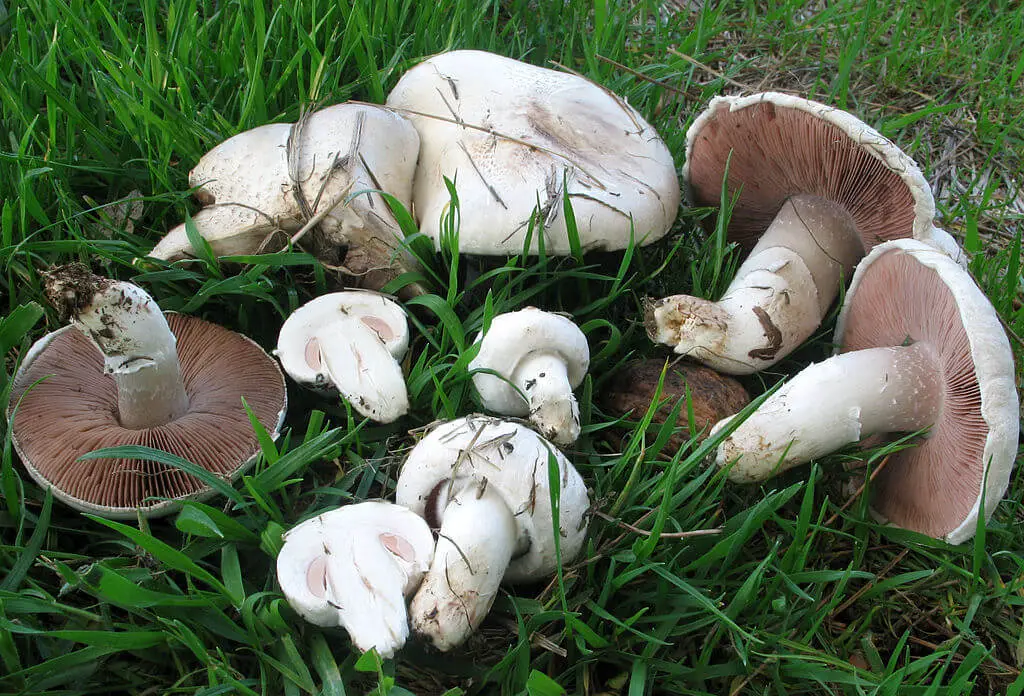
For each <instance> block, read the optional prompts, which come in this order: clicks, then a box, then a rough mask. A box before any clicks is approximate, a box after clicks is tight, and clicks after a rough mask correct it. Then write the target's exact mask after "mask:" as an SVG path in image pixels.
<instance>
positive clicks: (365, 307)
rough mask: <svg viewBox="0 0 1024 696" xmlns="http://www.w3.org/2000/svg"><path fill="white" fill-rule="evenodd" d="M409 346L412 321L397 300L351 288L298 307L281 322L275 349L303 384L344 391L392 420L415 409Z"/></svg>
mask: <svg viewBox="0 0 1024 696" xmlns="http://www.w3.org/2000/svg"><path fill="white" fill-rule="evenodd" d="M408 348H409V324H408V320H407V318H406V314H405V311H404V310H403V309H402V308H401V306H400V305H399V304H398V303H397V302H395V301H393V300H391V299H389V298H388V297H386V296H384V295H381V294H378V293H374V292H369V291H355V290H348V291H344V292H335V293H329V294H327V295H321V296H320V297H317V298H315V299H313V300H310V301H309V302H307V303H306V304H304V305H303V306H302V307H299V308H298V309H297V310H295V311H294V312H293V313H292V314H291V316H289V317H288V319H286V320H285V322H284V324H283V325H282V326H281V331H280V333H279V334H278V340H277V350H275V351H274V354H275V355H276V356H277V357H278V359H279V360H280V361H281V366H282V367H283V368H284V370H285V372H287V373H288V375H289V376H290V377H291V378H292V379H294V380H295V381H296V382H298V383H299V384H301V385H303V386H306V387H309V388H311V389H314V390H316V391H321V392H324V393H334V392H340V393H341V395H342V396H344V397H345V399H347V400H348V402H349V403H350V404H351V405H352V407H353V408H354V409H355V410H356V411H358V412H359V413H361V414H362V415H364V416H366V417H368V418H372V419H373V420H375V421H378V422H381V423H390V422H392V421H394V420H396V419H398V418H399V417H401V416H402V415H404V414H405V413H406V412H407V411H408V410H409V395H408V391H407V389H406V386H405V377H404V375H403V374H402V366H401V364H400V363H399V361H400V360H401V359H402V358H403V357H404V356H405V353H406V351H407V350H408Z"/></svg>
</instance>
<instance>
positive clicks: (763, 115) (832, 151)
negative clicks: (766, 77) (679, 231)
mask: <svg viewBox="0 0 1024 696" xmlns="http://www.w3.org/2000/svg"><path fill="white" fill-rule="evenodd" d="M730 155H731V157H730ZM727 165H728V182H727V191H728V195H729V197H730V198H732V197H734V196H736V195H737V194H738V195H739V197H738V200H737V203H736V206H735V208H733V211H732V215H731V217H730V218H729V239H730V240H732V241H736V242H738V243H739V244H740V245H742V246H743V247H744V248H746V249H748V250H749V249H750V248H751V247H753V246H754V244H755V243H756V242H757V239H758V237H759V236H760V234H761V233H762V232H763V231H764V230H765V229H767V228H768V226H769V224H770V223H771V221H772V219H773V218H774V217H775V215H776V213H778V211H779V209H780V208H781V207H782V204H783V203H784V202H785V201H786V200H787V199H788V198H790V197H792V196H796V195H799V194H811V195H814V196H818V197H820V198H823V199H825V200H828V201H831V202H833V203H836V204H838V205H840V206H842V207H843V208H845V209H846V211H847V212H848V213H849V214H850V216H851V218H852V220H853V223H854V225H855V227H856V229H857V231H858V232H859V234H860V237H861V240H862V241H863V243H864V247H865V249H870V248H871V247H873V246H874V245H875V244H878V243H880V242H883V241H886V240H889V239H898V238H906V237H914V238H917V239H923V240H928V239H930V238H931V236H932V220H933V218H934V216H935V201H934V199H933V197H932V193H931V188H930V187H929V186H928V182H927V180H926V179H925V178H924V176H923V175H922V174H921V170H920V169H919V168H918V166H917V164H916V163H915V162H914V161H913V160H912V159H910V157H908V156H907V155H906V154H904V153H903V152H902V151H901V150H900V149H899V148H898V147H896V145H894V144H893V143H892V141H890V140H889V139H888V138H886V137H885V136H883V135H882V134H880V133H879V132H878V131H876V130H875V129H873V128H871V127H870V126H868V125H867V124H866V123H864V122H862V121H861V120H860V119H858V118H856V117H855V116H853V115H852V114H849V113H847V112H845V111H842V110H841V109H836V108H833V107H830V106H826V105H825V104H819V103H818V102H814V101H810V100H807V99H801V98H800V97H794V96H791V95H788V94H780V93H777V92H762V93H759V94H753V95H750V96H747V97H716V98H714V99H712V100H711V104H710V105H709V106H708V108H707V110H706V111H704V112H703V113H702V114H701V115H700V116H698V117H697V119H696V120H695V121H694V122H693V125H691V126H690V129H689V130H688V131H687V135H686V162H685V164H684V165H683V179H684V180H685V181H686V182H687V187H688V194H689V198H690V200H691V202H692V203H693V204H694V205H698V206H717V205H718V202H719V200H720V198H721V191H722V181H723V179H725V177H726V166H727Z"/></svg>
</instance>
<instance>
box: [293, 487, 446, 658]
mask: <svg viewBox="0 0 1024 696" xmlns="http://www.w3.org/2000/svg"><path fill="white" fill-rule="evenodd" d="M284 538H285V543H284V546H283V547H282V549H281V552H280V553H279V554H278V557H277V579H278V583H279V584H280V585H281V591H282V592H284V594H285V597H286V598H287V599H288V603H289V604H290V605H291V606H292V608H294V609H295V611H296V612H298V613H299V615H300V616H302V618H304V619H306V620H307V621H309V622H310V623H314V624H316V625H318V626H343V627H344V628H345V629H346V630H347V631H348V633H349V636H350V637H351V638H352V642H353V643H354V644H355V646H356V647H357V648H359V649H360V650H362V651H366V650H369V649H371V648H376V649H377V652H379V653H380V654H381V656H382V657H391V656H393V655H394V653H395V651H397V650H398V649H400V648H401V647H402V646H403V645H404V644H405V641H406V639H407V638H408V636H409V622H408V618H407V613H406V608H405V597H407V596H408V595H410V594H411V593H412V592H413V591H414V590H415V589H416V588H417V587H418V586H419V584H420V581H421V580H422V579H423V574H424V573H425V572H426V570H427V568H428V567H429V566H430V562H431V560H432V559H433V556H434V537H433V535H432V534H431V532H430V529H429V528H428V527H427V524H426V522H424V521H423V519H422V518H420V517H418V516H417V515H415V514H413V513H411V512H410V511H409V510H407V509H405V508H403V507H401V506H399V505H394V504H392V503H386V502H377V501H370V502H364V503H358V504H355V505H346V506H344V507H341V508H338V509H337V510H332V511H330V512H325V513H323V514H322V515H319V516H317V517H314V518H312V519H309V520H306V521H305V522H303V523H301V524H299V525H296V526H295V527H294V528H292V529H291V530H290V531H289V532H287V533H286V534H285V537H284Z"/></svg>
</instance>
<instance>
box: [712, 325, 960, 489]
mask: <svg viewBox="0 0 1024 696" xmlns="http://www.w3.org/2000/svg"><path fill="white" fill-rule="evenodd" d="M942 394H943V387H942V381H941V374H940V370H939V367H938V364H937V363H936V360H935V358H934V356H933V353H932V349H931V348H930V347H929V346H928V345H927V344H925V343H918V344H915V345H913V346H909V347H895V348H870V349H868V350H860V351H854V352H851V353H844V354H842V355H837V356H835V357H833V358H829V359H828V360H825V361H823V362H820V363H817V364H815V365H811V366H810V367H808V368H807V369H805V370H803V371H802V372H800V373H799V374H798V375H796V376H795V377H794V378H793V379H792V380H790V381H789V382H788V383H786V384H785V385H784V386H783V387H782V388H780V389H779V390H778V391H777V392H775V393H774V394H772V395H771V396H770V397H769V398H768V399H767V400H766V401H765V402H764V403H763V404H761V407H760V408H759V409H757V411H755V412H754V413H753V414H751V416H750V417H749V418H747V420H746V421H744V422H743V423H742V424H741V425H740V426H739V427H738V428H737V429H736V430H735V431H733V433H732V434H731V435H730V436H729V437H727V438H726V439H725V440H724V441H723V442H722V444H721V445H719V447H718V452H717V454H716V462H717V464H718V466H720V467H724V466H726V465H728V464H731V463H732V462H736V463H735V464H733V466H732V468H731V469H730V470H729V478H730V479H731V480H733V481H737V482H752V481H761V480H764V479H766V478H769V477H770V476H772V475H773V474H776V473H779V472H782V471H785V470H786V469H790V468H792V467H794V466H798V465H800V464H805V463H807V462H809V461H811V460H812V459H816V458H818V457H821V456H823V455H826V454H828V453H830V452H834V451H836V450H837V449H840V448H841V447H844V446H845V445H848V444H851V443H854V442H857V441H858V440H860V439H861V438H862V437H865V436H868V435H874V434H879V433H889V432H901V431H914V430H919V429H921V428H924V427H926V426H929V425H931V424H933V423H934V422H935V421H936V419H937V418H938V416H939V414H940V412H941V409H942ZM729 420H731V418H727V419H725V420H722V421H719V422H718V423H717V424H716V425H715V427H714V428H713V429H712V435H714V433H716V432H717V431H718V430H720V429H721V428H722V427H724V426H725V425H726V424H727V423H728V422H729Z"/></svg>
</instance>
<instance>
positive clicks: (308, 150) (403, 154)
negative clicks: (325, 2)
mask: <svg viewBox="0 0 1024 696" xmlns="http://www.w3.org/2000/svg"><path fill="white" fill-rule="evenodd" d="M418 153H419V136H417V134H416V130H415V129H414V128H413V127H412V125H411V124H410V123H409V122H408V121H407V120H405V119H404V118H402V117H401V116H399V115H398V114H395V113H393V112H391V111H389V110H387V109H383V108H381V107H379V106H373V105H369V104H350V103H348V104H337V105H335V106H330V107H328V108H326V109H322V110H320V111H317V112H315V113H313V114H311V115H309V116H307V117H305V118H303V119H300V120H299V121H298V122H297V123H274V124H270V125H265V126H259V127H258V128H254V129H252V130H249V131H245V132H243V133H239V134H238V135H235V136H233V137H231V138H228V139H227V140H225V141H224V142H222V143H221V144H220V145H218V146H217V147H215V148H213V149H212V150H210V152H208V153H207V154H206V155H204V156H203V157H202V158H201V159H200V160H199V163H198V164H197V165H196V166H195V168H194V169H193V170H192V171H191V172H190V173H189V184H190V185H191V186H195V187H197V190H196V194H195V195H196V197H197V198H198V199H199V201H200V202H201V203H202V204H203V205H204V206H205V207H204V208H203V209H202V210H200V211H199V212H198V213H197V214H196V215H195V217H194V218H193V221H194V222H195V225H196V230H197V231H198V232H199V234H200V235H201V236H202V237H203V238H204V239H206V241H207V242H209V243H210V245H211V246H212V248H213V251H214V253H215V254H217V255H232V254H252V253H258V252H259V250H260V249H261V247H262V245H263V243H264V242H265V241H266V240H267V238H268V237H269V236H270V235H272V234H274V233H275V232H278V231H283V232H285V233H286V234H287V235H288V236H289V237H290V236H292V235H294V234H296V233H297V232H299V230H300V229H301V228H303V226H304V225H305V224H306V223H307V222H308V221H310V220H311V219H312V218H314V217H316V216H317V215H318V214H320V213H324V214H325V215H326V216H325V217H323V219H322V220H320V222H319V224H318V225H317V226H316V227H315V228H314V229H313V230H311V231H310V232H309V233H308V234H307V235H306V236H305V237H304V238H303V244H308V245H309V246H310V248H311V250H312V251H313V253H315V254H316V255H317V256H318V257H319V258H320V259H321V260H322V261H324V262H325V263H327V264H328V265H330V266H339V265H341V266H342V270H345V271H346V272H347V273H348V274H350V275H351V276H354V277H356V278H359V279H361V280H362V282H363V284H364V285H365V286H366V287H369V288H372V289H380V288H381V287H383V286H384V285H385V284H386V283H387V282H388V281H390V280H392V279H394V278H395V277H397V276H398V275H399V274H400V273H401V272H403V271H406V270H411V269H413V268H416V267H417V266H416V263H415V261H414V260H413V258H412V256H411V255H409V254H408V253H407V252H406V251H404V250H401V241H402V232H401V230H400V229H399V226H398V223H397V222H396V221H395V218H394V216H393V215H392V214H391V209H390V208H389V207H388V205H387V203H386V202H385V201H384V200H383V199H382V198H381V196H380V195H379V194H378V193H374V192H372V191H375V190H376V191H384V192H387V193H390V194H392V195H393V196H395V198H397V199H398V200H399V201H401V202H402V204H403V205H405V206H406V207H408V206H409V203H410V200H411V196H412V180H413V171H414V169H415V166H416V158H417V155H418ZM191 255H195V250H193V248H192V245H191V243H190V242H189V239H188V236H187V234H186V232H185V225H184V224H182V225H178V226H177V227H175V228H174V229H172V230H171V231H170V232H168V233H167V235H166V236H165V237H164V238H163V239H162V240H161V241H160V243H159V244H157V245H156V247H155V248H154V249H153V251H152V252H151V253H150V256H152V257H154V258H158V259H164V260H169V261H174V260H178V259H181V258H185V257H187V256H191Z"/></svg>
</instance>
